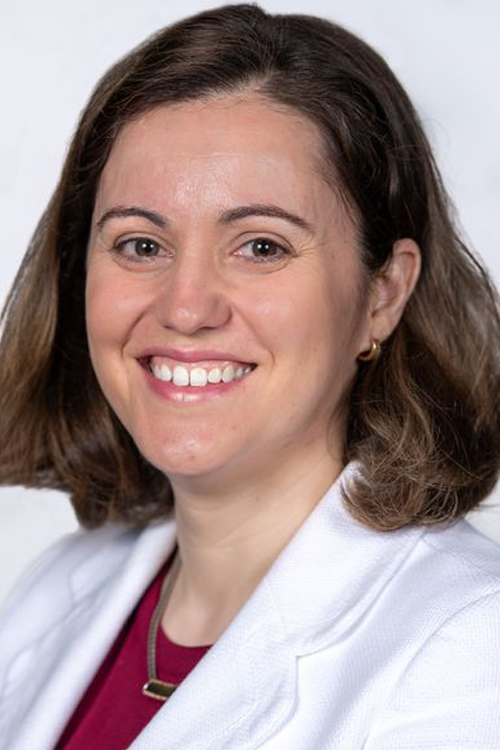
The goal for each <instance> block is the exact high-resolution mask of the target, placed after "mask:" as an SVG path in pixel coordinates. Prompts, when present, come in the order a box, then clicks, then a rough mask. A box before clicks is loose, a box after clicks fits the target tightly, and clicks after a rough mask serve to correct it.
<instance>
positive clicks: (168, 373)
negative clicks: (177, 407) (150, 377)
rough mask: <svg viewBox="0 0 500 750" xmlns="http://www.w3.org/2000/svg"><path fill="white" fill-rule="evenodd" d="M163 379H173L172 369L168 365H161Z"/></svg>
mask: <svg viewBox="0 0 500 750" xmlns="http://www.w3.org/2000/svg"><path fill="white" fill-rule="evenodd" d="M161 379H162V380H166V381H167V382H169V381H170V380H172V370H171V369H170V367H169V366H168V365H162V366H161Z"/></svg>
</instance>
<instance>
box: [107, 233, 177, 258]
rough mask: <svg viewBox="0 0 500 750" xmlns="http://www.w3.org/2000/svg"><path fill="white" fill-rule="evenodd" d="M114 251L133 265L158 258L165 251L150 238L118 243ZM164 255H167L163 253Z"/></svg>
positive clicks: (132, 239) (138, 238)
mask: <svg viewBox="0 0 500 750" xmlns="http://www.w3.org/2000/svg"><path fill="white" fill-rule="evenodd" d="M113 249H114V252H115V253H117V254H118V255H119V256H120V257H121V258H123V259H124V260H127V261H130V262H131V263H132V262H135V263H140V262H143V261H146V260H148V259H149V258H151V259H153V258H156V257H157V256H159V255H160V253H161V252H162V250H163V248H162V246H161V245H159V244H158V242H155V240H152V239H150V238H149V237H131V238H130V239H128V240H122V241H121V242H118V243H117V244H116V245H115V247H114V248H113ZM163 254H165V253H164V252H163Z"/></svg>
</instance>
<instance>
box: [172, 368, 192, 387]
mask: <svg viewBox="0 0 500 750" xmlns="http://www.w3.org/2000/svg"><path fill="white" fill-rule="evenodd" d="M173 381H174V385H189V372H188V371H187V370H186V368H185V367H181V365H176V367H174V377H173Z"/></svg>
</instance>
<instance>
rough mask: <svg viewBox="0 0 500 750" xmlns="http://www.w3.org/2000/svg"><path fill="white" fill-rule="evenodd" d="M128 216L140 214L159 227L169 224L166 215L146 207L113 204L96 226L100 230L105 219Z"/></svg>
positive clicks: (163, 227)
mask: <svg viewBox="0 0 500 750" xmlns="http://www.w3.org/2000/svg"><path fill="white" fill-rule="evenodd" d="M129 216H140V217H141V218H143V219H147V220H148V221H150V222H151V224H155V225H156V226H157V227H160V229H165V228H166V227H167V226H168V224H169V221H168V219H167V218H166V217H164V216H162V215H161V214H159V213H157V212H156V211H149V210H148V209H147V208H139V206H114V207H113V208H110V209H109V211H106V212H105V213H104V214H103V215H102V216H101V218H100V219H99V221H98V222H97V224H96V227H97V229H98V230H99V231H101V230H102V228H103V227H104V225H105V224H106V222H107V221H110V220H111V219H126V218H128V217H129Z"/></svg>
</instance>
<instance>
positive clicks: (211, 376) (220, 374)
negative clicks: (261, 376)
mask: <svg viewBox="0 0 500 750" xmlns="http://www.w3.org/2000/svg"><path fill="white" fill-rule="evenodd" d="M151 370H152V372H153V375H154V376H155V378H158V380H163V381H164V382H166V383H169V382H170V381H173V383H174V385H178V386H188V385H189V386H194V387H195V388H196V387H198V388H200V387H203V386H205V385H207V383H220V382H223V383H231V381H233V380H240V379H241V378H243V377H245V375H248V373H249V372H251V371H252V368H251V367H250V366H249V365H248V366H246V367H241V366H240V367H237V368H235V367H234V365H226V367H224V369H223V370H222V369H221V368H220V367H212V368H211V369H210V370H208V372H207V370H205V369H204V368H203V367H194V368H193V369H192V370H188V369H187V367H183V366H182V365H176V366H175V367H174V369H173V370H171V369H170V367H169V366H168V365H165V364H162V365H158V364H154V365H152V367H151Z"/></svg>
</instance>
